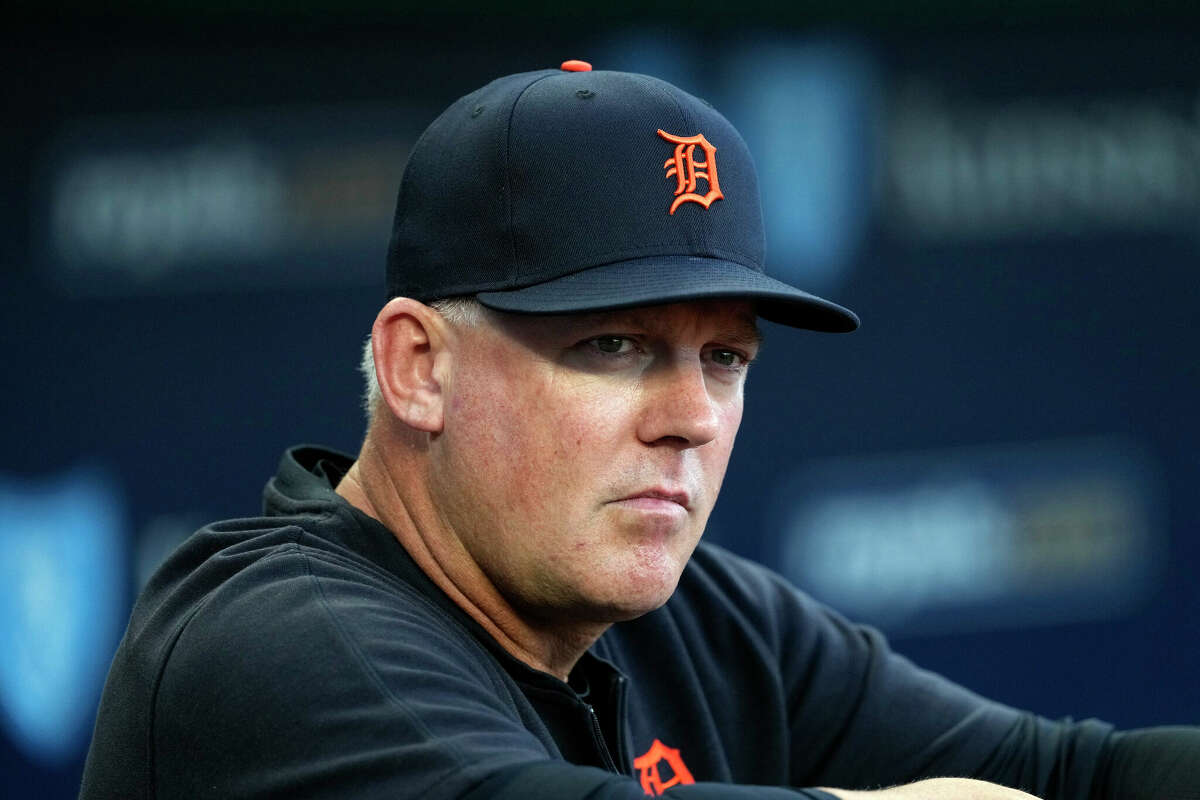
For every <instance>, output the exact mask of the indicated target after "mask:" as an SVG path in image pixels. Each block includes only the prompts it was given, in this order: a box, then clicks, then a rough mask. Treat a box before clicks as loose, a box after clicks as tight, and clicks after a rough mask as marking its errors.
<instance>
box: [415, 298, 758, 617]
mask: <svg viewBox="0 0 1200 800" xmlns="http://www.w3.org/2000/svg"><path fill="white" fill-rule="evenodd" d="M457 331H458V336H457V339H456V340H455V342H454V344H453V353H452V360H451V362H450V363H451V367H450V370H449V373H448V376H447V377H446V378H445V379H444V380H443V388H444V391H445V409H444V413H445V417H444V423H445V424H444V429H443V431H442V432H441V433H440V434H438V436H437V437H436V438H435V440H434V442H433V444H432V445H431V456H432V463H433V472H434V474H433V476H432V478H433V480H432V484H433V485H432V492H433V500H434V502H435V504H436V505H437V508H438V509H439V513H440V514H442V517H443V519H442V522H443V523H444V526H445V530H446V531H447V532H448V533H449V534H450V535H451V536H453V537H456V538H457V539H458V540H459V541H461V543H462V546H463V548H464V551H465V552H466V553H467V554H468V555H469V557H470V558H471V559H472V560H473V561H474V562H475V563H477V564H478V565H479V567H480V568H481V569H482V571H483V574H484V575H486V576H487V578H488V579H489V580H490V582H491V583H492V584H493V585H494V586H495V587H496V588H497V589H498V590H499V591H500V593H501V594H502V595H503V596H504V597H505V599H506V600H507V601H508V602H509V603H510V604H511V605H512V606H513V607H514V608H515V609H517V610H518V611H519V612H520V613H522V614H524V615H526V616H529V617H534V618H540V619H543V620H545V621H547V622H553V621H555V620H568V619H570V620H587V621H594V622H615V621H618V620H622V619H629V618H632V617H636V616H638V615H640V614H644V613H646V612H647V611H650V610H652V609H654V608H657V607H658V606H660V605H662V604H663V603H664V602H666V600H667V599H668V598H669V597H670V595H671V593H672V592H673V591H674V590H675V586H676V583H677V582H678V580H679V575H680V573H681V572H682V570H683V568H684V565H685V564H686V563H687V560H688V558H689V557H690V556H691V554H692V551H693V550H694V549H695V547H696V544H697V542H698V541H699V539H700V535H701V534H702V533H703V531H704V526H705V523H706V522H707V520H708V515H709V512H710V511H711V510H712V506H713V503H714V502H715V501H716V499H717V493H718V491H719V489H720V486H721V481H722V479H723V477H724V475H725V467H726V465H727V464H728V461H729V455H730V451H731V450H732V448H733V440H734V436H735V435H736V433H737V429H738V425H739V423H740V422H741V417H742V390H743V386H744V383H745V379H746V371H747V367H748V364H749V361H750V360H752V359H753V358H754V356H755V354H756V352H757V349H758V343H759V338H760V337H759V334H758V331H757V329H756V328H755V325H754V314H753V311H752V308H751V306H750V304H748V303H745V302H735V301H710V302H697V303H679V304H674V305H667V306H657V307H652V308H642V309H631V310H626V311H614V312H603V313H597V314H586V315H583V314H580V315H563V316H551V317H545V316H524V315H515V314H498V313H494V312H489V313H488V315H487V318H486V322H485V323H483V324H481V325H478V326H475V327H470V328H458V329H457Z"/></svg>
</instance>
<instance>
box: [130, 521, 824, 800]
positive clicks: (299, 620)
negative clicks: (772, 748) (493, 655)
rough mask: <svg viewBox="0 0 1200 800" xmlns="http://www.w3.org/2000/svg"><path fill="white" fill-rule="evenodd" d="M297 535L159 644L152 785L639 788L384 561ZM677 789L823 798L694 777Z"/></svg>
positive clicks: (395, 792)
mask: <svg viewBox="0 0 1200 800" xmlns="http://www.w3.org/2000/svg"><path fill="white" fill-rule="evenodd" d="M363 570H364V567H363V566H362V565H357V564H347V563H343V562H342V561H340V560H339V559H338V558H337V557H335V556H330V555H328V554H314V553H312V552H310V551H305V550H304V549H303V548H301V547H299V546H298V545H297V546H294V547H290V548H287V549H285V550H283V551H281V552H280V553H278V554H276V555H273V556H270V557H269V558H265V559H263V560H262V561H261V562H259V563H258V564H257V565H255V566H254V567H253V568H252V569H250V570H247V571H245V572H243V573H239V574H238V575H237V576H235V577H234V578H232V579H231V580H229V581H228V582H226V583H225V584H223V585H222V586H221V588H220V589H218V590H217V591H216V592H215V593H214V594H212V595H211V596H209V597H208V598H207V600H206V601H205V604H204V606H202V607H201V608H199V609H198V610H197V611H196V613H194V614H193V615H192V616H191V618H190V619H189V620H188V622H187V623H186V625H184V626H183V627H182V630H181V631H180V633H179V635H178V637H177V639H176V640H175V643H174V645H173V647H172V648H171V651H170V654H169V656H168V657H167V658H166V659H165V661H164V663H163V667H162V670H161V675H160V677H159V679H158V683H157V687H156V695H155V700H154V703H153V712H152V714H153V719H152V722H151V731H152V733H151V739H152V741H151V748H150V751H151V753H152V759H153V762H154V763H153V765H152V767H151V771H152V774H153V781H154V784H155V791H154V795H155V796H158V797H189V798H228V797H239V798H266V797H290V796H297V797H306V798H323V797H328V798H347V797H353V798H356V799H357V798H389V800H400V799H402V798H414V799H415V798H422V800H438V799H439V798H446V799H447V800H448V799H450V798H489V799H496V800H504V799H505V798H511V799H512V800H517V798H520V800H539V798H546V800H550V799H551V798H553V800H573V799H574V798H579V800H582V799H583V798H590V799H591V800H600V799H601V798H605V799H607V798H611V800H640V798H643V797H644V794H643V793H642V790H641V786H640V785H639V784H638V782H637V781H636V780H634V779H633V778H631V777H628V776H623V775H618V774H615V773H608V772H605V771H603V770H599V769H593V768H589V767H582V766H575V765H571V764H569V763H567V762H566V761H564V760H562V759H561V758H560V757H557V754H556V753H555V752H553V748H554V745H553V740H552V739H551V738H550V737H549V736H548V735H547V736H542V735H539V734H538V733H537V732H538V731H539V727H538V726H539V725H540V724H541V723H540V720H538V719H537V718H536V717H535V716H534V717H531V718H528V719H526V718H523V717H522V715H523V714H531V712H528V711H523V710H522V709H524V708H527V707H528V706H527V705H526V704H522V703H519V702H516V700H517V698H515V697H513V696H512V694H513V693H514V692H518V691H519V689H518V688H517V687H516V685H515V684H513V683H512V682H511V681H506V680H505V676H504V674H503V671H502V670H500V669H499V668H498V667H496V666H495V665H494V661H492V660H491V659H490V658H489V657H487V656H486V654H485V652H484V651H483V650H482V646H481V645H479V644H478V643H477V642H475V641H474V640H473V639H472V638H471V637H470V636H467V635H465V634H464V632H463V631H462V630H461V628H457V627H456V626H457V625H458V623H457V622H455V621H453V620H451V619H449V618H446V617H445V616H444V615H438V614H436V613H431V612H430V609H429V608H426V607H423V606H422V605H421V604H422V603H425V602H427V601H426V600H424V599H423V598H421V597H420V596H419V595H417V594H415V593H413V594H412V596H411V597H409V598H408V599H409V600H410V601H411V602H407V603H397V602H396V597H397V592H405V591H411V590H408V589H407V587H405V586H403V585H401V584H400V583H398V582H396V581H395V580H394V579H393V578H391V577H390V576H388V575H386V574H382V573H381V574H379V575H374V576H370V577H369V579H368V580H364V578H363ZM672 796H678V797H679V798H681V800H687V799H688V798H691V800H705V798H711V799H712V800H716V798H723V799H728V800H754V799H756V798H762V799H763V800H767V799H768V798H770V799H771V800H785V799H786V798H790V799H791V800H801V799H802V798H809V800H828V795H826V794H824V793H821V792H818V791H815V790H814V791H805V790H788V789H776V788H770V787H729V786H713V785H709V786H705V785H702V784H697V785H694V786H689V787H681V790H680V791H677V792H676V791H673V792H672Z"/></svg>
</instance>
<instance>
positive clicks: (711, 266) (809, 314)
mask: <svg viewBox="0 0 1200 800" xmlns="http://www.w3.org/2000/svg"><path fill="white" fill-rule="evenodd" d="M476 298H477V299H478V300H479V302H480V303H482V304H483V305H485V306H487V307H488V308H494V309H496V310H498V311H511V312H514V313H519V314H573V313H582V312H587V311H608V310H613V309H618V308H632V307H635V306H648V305H660V304H664V303H680V302H688V301H692V300H716V299H744V300H751V301H753V302H754V303H755V310H756V312H757V313H758V315H759V316H760V317H762V318H764V319H768V320H770V321H771V322H778V323H780V324H783V325H790V326H791V327H793V328H806V329H808V330H814V331H826V332H830V333H846V332H849V331H852V330H854V329H856V328H857V327H858V324H859V323H858V316H857V315H856V314H855V313H854V312H853V311H850V310H849V309H846V308H843V307H842V306H839V305H838V304H837V303H831V302H829V301H828V300H825V299H823V298H820V297H817V296H815V295H811V294H809V293H808V292H804V291H801V290H800V289H796V288H793V287H791V286H788V285H787V284H786V283H783V282H782V281H777V280H775V279H774V278H771V277H769V276H767V275H764V274H763V273H761V272H757V271H755V270H752V269H750V268H748V267H745V266H743V265H741V264H737V263H734V262H732V261H724V260H722V259H718V258H701V257H698V256H656V257H650V258H638V259H632V260H630V261H621V262H618V263H615V264H605V265H603V266H599V267H592V268H591V269H586V270H583V271H581V272H575V273H572V274H570V275H565V276H563V277H561V278H555V279H554V280H550V281H546V282H545V283H538V284H535V285H533V286H527V287H525V288H522V289H511V290H508V291H503V292H480V293H479V294H477V295H476Z"/></svg>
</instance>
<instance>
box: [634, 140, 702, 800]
mask: <svg viewBox="0 0 1200 800" xmlns="http://www.w3.org/2000/svg"><path fill="white" fill-rule="evenodd" d="M660 133H661V131H660ZM664 765H665V767H666V770H665V774H664V770H663V769H662V766H664ZM633 768H634V769H636V770H637V771H638V778H639V779H640V780H641V782H642V791H643V792H645V793H646V794H648V795H649V796H650V797H658V796H659V795H661V794H662V793H663V792H665V791H666V790H667V789H670V788H671V787H672V786H677V785H679V784H689V783H695V782H696V779H695V778H693V777H692V773H691V772H689V771H688V768H687V765H686V764H684V763H683V759H682V758H681V757H680V755H679V750H677V749H675V748H674V747H667V746H666V745H665V744H663V743H662V742H660V741H659V740H658V739H655V740H654V743H653V744H651V745H650V749H649V750H647V751H646V753H645V755H641V756H638V757H637V758H635V759H634V760H633Z"/></svg>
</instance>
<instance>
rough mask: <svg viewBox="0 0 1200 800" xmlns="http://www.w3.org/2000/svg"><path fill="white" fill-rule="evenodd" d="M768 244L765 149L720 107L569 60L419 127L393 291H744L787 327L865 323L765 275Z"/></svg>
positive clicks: (593, 294) (586, 304) (569, 297)
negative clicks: (756, 152) (759, 160)
mask: <svg viewBox="0 0 1200 800" xmlns="http://www.w3.org/2000/svg"><path fill="white" fill-rule="evenodd" d="M764 250H765V245H764V237H763V223H762V208H761V205H760V200H759V194H758V179H757V177H756V174H755V170H754V162H753V159H752V158H751V156H750V152H749V150H748V149H747V147H746V143H745V142H743V141H742V137H741V136H740V135H739V134H738V132H737V131H736V130H735V129H734V128H733V126H732V125H730V124H729V121H728V120H726V119H725V117H723V116H721V114H720V113H718V112H717V111H716V110H714V109H713V108H712V106H710V105H709V104H708V103H707V102H705V101H703V100H700V99H698V98H696V97H693V96H692V95H690V94H688V93H687V92H684V91H682V90H680V89H678V88H676V87H675V86H672V85H671V84H669V83H666V82H665V81H661V80H658V79H657V78H652V77H649V76H647V75H637V74H633V73H627V72H608V71H592V69H591V67H590V65H588V64H586V63H585V62H581V61H568V62H565V63H564V64H563V65H562V67H561V68H560V69H548V70H541V71H538V72H525V73H520V74H517V75H508V76H506V77H503V78H498V79H497V80H495V81H492V82H491V83H489V84H488V85H487V86H484V87H483V88H481V89H479V90H477V91H475V92H472V93H471V94H468V95H466V96H465V97H462V98H460V99H459V100H458V101H457V102H456V103H454V104H453V105H452V106H450V108H448V109H446V111H445V112H443V113H442V114H441V116H439V117H438V118H437V119H436V120H434V122H433V124H431V125H430V126H429V127H428V128H427V129H426V130H425V132H424V133H423V134H422V135H421V138H420V139H419V140H418V141H417V143H416V145H415V146H414V147H413V150H412V153H411V155H410V156H409V160H408V164H407V166H406V167H405V170H404V177H403V178H402V180H401V182H400V194H399V199H398V201H397V204H396V217H395V222H394V224H393V228H392V238H391V244H390V246H389V248H388V256H387V284H388V296H389V297H398V296H403V297H411V298H414V299H416V300H420V301H422V302H430V301H433V300H440V299H444V298H449V297H457V296H462V295H474V296H475V297H476V298H477V299H478V300H479V302H480V303H482V304H483V305H485V306H488V307H489V308H494V309H497V310H501V311H509V312H516V313H525V314H563V313H577V312H587V311H603V310H610V309H618V308H628V307H633V306H645V305H657V304H661V303H674V302H683V301H691V300H705V299H718V298H736V299H746V300H751V301H753V302H754V304H755V308H756V310H757V313H758V314H759V315H760V316H762V317H764V318H766V319H769V320H771V321H773V322H779V323H782V324H784V325H790V326H793V327H797V328H808V329H811V330H818V331H832V332H842V331H852V330H854V329H855V328H857V327H858V324H859V323H858V317H857V316H855V314H854V313H853V312H852V311H849V310H848V309H845V308H843V307H842V306H840V305H837V304H836V303H832V302H830V301H828V300H824V299H822V298H820V297H816V296H815V295H812V294H809V293H807V292H805V291H802V290H800V289H797V288H795V287H793V286H790V285H788V284H786V283H783V282H782V281H778V280H776V279H774V278H771V277H770V276H768V275H767V274H766V273H765V272H764Z"/></svg>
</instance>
